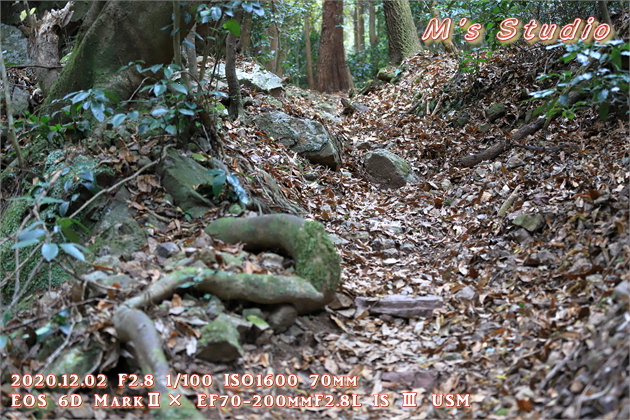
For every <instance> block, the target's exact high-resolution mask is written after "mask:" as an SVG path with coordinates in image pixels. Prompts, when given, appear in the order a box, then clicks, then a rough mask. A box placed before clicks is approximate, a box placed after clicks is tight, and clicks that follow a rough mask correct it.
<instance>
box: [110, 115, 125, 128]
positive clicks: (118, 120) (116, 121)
mask: <svg viewBox="0 0 630 420" xmlns="http://www.w3.org/2000/svg"><path fill="white" fill-rule="evenodd" d="M126 119H127V114H116V115H114V118H112V125H113V126H114V128H116V127H118V126H119V125H120V124H122V123H123V122H125V120H126Z"/></svg>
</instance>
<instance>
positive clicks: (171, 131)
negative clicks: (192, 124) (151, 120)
mask: <svg viewBox="0 0 630 420" xmlns="http://www.w3.org/2000/svg"><path fill="white" fill-rule="evenodd" d="M164 131H166V132H167V133H168V134H170V135H172V136H175V135H177V127H175V126H174V125H173V124H170V125H167V126H166V127H164Z"/></svg>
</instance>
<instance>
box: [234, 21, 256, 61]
mask: <svg viewBox="0 0 630 420" xmlns="http://www.w3.org/2000/svg"><path fill="white" fill-rule="evenodd" d="M251 34H252V13H251V12H250V13H247V12H243V22H242V23H241V36H240V37H239V40H238V47H237V49H236V50H237V51H239V52H240V53H241V54H245V55H247V53H248V52H249V44H251Z"/></svg>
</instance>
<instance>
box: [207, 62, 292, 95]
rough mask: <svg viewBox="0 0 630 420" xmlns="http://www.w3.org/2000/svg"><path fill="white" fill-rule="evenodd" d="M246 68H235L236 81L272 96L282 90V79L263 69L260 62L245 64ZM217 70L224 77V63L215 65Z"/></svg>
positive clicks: (280, 92)
mask: <svg viewBox="0 0 630 420" xmlns="http://www.w3.org/2000/svg"><path fill="white" fill-rule="evenodd" d="M246 65H247V66H248V67H247V68H240V67H239V68H237V69H236V78H237V79H238V81H239V82H240V83H242V84H244V85H245V86H247V87H248V88H250V89H256V90H257V91H259V92H265V93H269V94H271V95H273V96H280V95H281V94H282V92H284V88H283V87H282V79H281V78H279V77H278V76H277V75H275V74H273V73H271V72H270V71H267V70H265V68H264V67H262V66H261V65H260V64H253V65H252V64H249V63H247V64H246ZM217 72H218V73H219V75H221V76H222V77H225V65H224V64H223V63H220V64H219V65H218V66H217Z"/></svg>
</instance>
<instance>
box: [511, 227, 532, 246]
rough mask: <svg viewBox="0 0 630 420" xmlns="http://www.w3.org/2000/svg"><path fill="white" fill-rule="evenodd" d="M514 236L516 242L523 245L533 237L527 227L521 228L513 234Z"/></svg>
mask: <svg viewBox="0 0 630 420" xmlns="http://www.w3.org/2000/svg"><path fill="white" fill-rule="evenodd" d="M512 237H513V238H514V240H515V241H516V242H518V243H519V244H521V245H523V244H524V243H525V242H527V241H528V240H530V239H531V238H532V235H530V234H529V232H528V231H526V230H525V229H519V230H517V231H516V232H514V233H513V234H512Z"/></svg>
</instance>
